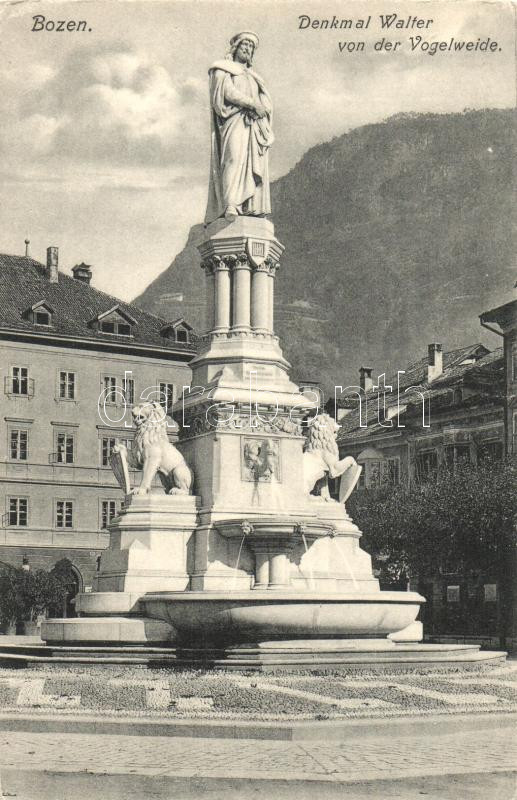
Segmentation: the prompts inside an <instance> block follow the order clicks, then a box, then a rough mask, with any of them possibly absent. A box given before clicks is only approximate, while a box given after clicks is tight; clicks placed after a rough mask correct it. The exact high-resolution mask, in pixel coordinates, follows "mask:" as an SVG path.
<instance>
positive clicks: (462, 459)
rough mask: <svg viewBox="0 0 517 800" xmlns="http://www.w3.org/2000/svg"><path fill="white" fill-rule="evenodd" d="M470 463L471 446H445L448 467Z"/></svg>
mask: <svg viewBox="0 0 517 800" xmlns="http://www.w3.org/2000/svg"><path fill="white" fill-rule="evenodd" d="M469 462H470V445H469V444H447V445H445V463H446V464H447V466H448V467H454V466H455V464H468V463H469Z"/></svg>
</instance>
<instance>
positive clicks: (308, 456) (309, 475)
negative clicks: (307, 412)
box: [303, 414, 362, 503]
mask: <svg viewBox="0 0 517 800" xmlns="http://www.w3.org/2000/svg"><path fill="white" fill-rule="evenodd" d="M339 428H340V426H339V425H338V423H337V422H336V421H335V420H334V419H333V418H332V417H331V416H329V415H328V414H318V415H317V416H316V417H313V418H312V419H311V420H310V422H309V427H308V431H307V440H306V443H305V452H304V454H303V478H304V487H305V491H306V492H307V494H310V493H311V492H312V490H313V489H314V487H315V486H316V484H317V483H318V481H321V482H322V483H321V486H320V497H322V498H323V499H324V500H326V501H330V500H331V497H330V492H329V487H328V478H329V476H330V477H331V478H338V477H339V476H341V481H340V486H339V501H340V502H342V503H344V502H345V500H346V499H347V498H348V497H349V495H350V494H351V492H352V490H353V489H354V487H355V485H356V483H357V481H358V480H359V476H360V474H361V470H362V467H360V466H359V464H358V463H357V461H356V460H355V458H352V456H346V457H345V458H342V459H341V460H340V458H339V450H338V446H337V441H336V439H337V432H338V430H339Z"/></svg>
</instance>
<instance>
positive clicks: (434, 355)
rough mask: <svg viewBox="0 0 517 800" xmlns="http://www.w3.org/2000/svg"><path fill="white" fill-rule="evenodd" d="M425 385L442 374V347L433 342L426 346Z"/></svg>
mask: <svg viewBox="0 0 517 800" xmlns="http://www.w3.org/2000/svg"><path fill="white" fill-rule="evenodd" d="M427 353H428V358H427V383H431V381H434V380H435V379H436V378H438V377H439V376H440V375H441V374H442V372H443V353H442V345H441V344H437V343H436V342H433V343H432V344H429V345H428V346H427Z"/></svg>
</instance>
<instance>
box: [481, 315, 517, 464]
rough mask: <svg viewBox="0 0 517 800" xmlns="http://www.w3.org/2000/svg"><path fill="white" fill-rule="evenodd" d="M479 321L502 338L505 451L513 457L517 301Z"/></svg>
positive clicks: (515, 448)
mask: <svg viewBox="0 0 517 800" xmlns="http://www.w3.org/2000/svg"><path fill="white" fill-rule="evenodd" d="M480 321H481V324H482V325H483V326H484V327H485V328H487V329H488V330H489V331H492V333H497V334H498V335H499V336H502V338H503V342H504V344H503V357H504V364H505V402H504V434H505V437H504V441H505V451H506V454H507V455H508V456H510V455H513V456H515V455H517V300H512V301H510V302H509V303H505V304H504V305H502V306H498V307H497V308H493V309H491V310H490V311H485V312H484V314H481V316H480ZM494 325H496V326H497V327H494Z"/></svg>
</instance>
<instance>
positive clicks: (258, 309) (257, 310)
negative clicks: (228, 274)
mask: <svg viewBox="0 0 517 800" xmlns="http://www.w3.org/2000/svg"><path fill="white" fill-rule="evenodd" d="M268 273H269V267H268V266H267V265H266V264H259V266H258V267H255V269H254V270H253V274H252V276H251V327H252V328H253V330H254V331H255V332H256V333H269V332H270V330H271V329H270V317H271V313H270V310H269V307H270V303H271V293H270V288H269V285H270V283H271V280H270V278H269V274H268Z"/></svg>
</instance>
